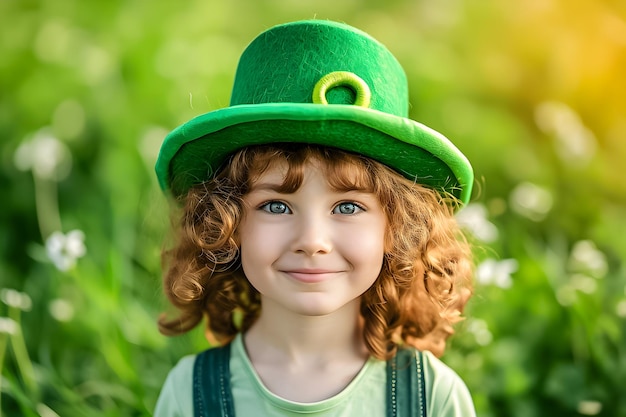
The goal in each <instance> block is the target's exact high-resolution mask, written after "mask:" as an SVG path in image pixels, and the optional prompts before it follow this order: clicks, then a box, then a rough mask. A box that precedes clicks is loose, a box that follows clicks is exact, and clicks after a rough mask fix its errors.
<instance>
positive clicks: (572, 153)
mask: <svg viewBox="0 0 626 417" xmlns="http://www.w3.org/2000/svg"><path fill="white" fill-rule="evenodd" d="M535 122H536V123H537V126H538V127H539V128H540V129H541V130H542V131H543V132H545V133H547V134H549V135H552V136H553V137H554V138H555V146H556V151H557V152H558V154H559V156H560V157H561V159H562V160H563V161H565V162H568V163H570V164H572V165H576V166H581V165H585V164H587V163H589V161H590V160H591V159H592V158H593V156H594V154H595V152H596V148H597V147H598V145H597V139H596V137H595V135H594V134H593V132H592V131H591V130H590V129H589V128H588V127H587V126H585V124H584V123H583V121H582V120H581V118H580V116H579V115H578V113H576V112H575V111H574V109H572V108H571V107H569V106H568V105H567V104H565V103H560V102H545V103H542V104H540V105H539V106H537V109H536V110H535Z"/></svg>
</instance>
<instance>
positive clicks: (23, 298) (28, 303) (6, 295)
mask: <svg viewBox="0 0 626 417" xmlns="http://www.w3.org/2000/svg"><path fill="white" fill-rule="evenodd" d="M0 299H1V300H2V302H3V303H4V304H6V305H8V306H9V307H14V308H19V309H20V310H22V311H29V310H30V309H31V307H32V306H33V302H32V300H31V299H30V296H29V295H28V294H26V293H23V292H19V291H17V290H13V289H11V288H3V289H2V291H0Z"/></svg>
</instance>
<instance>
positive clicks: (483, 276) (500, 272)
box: [476, 258, 518, 288]
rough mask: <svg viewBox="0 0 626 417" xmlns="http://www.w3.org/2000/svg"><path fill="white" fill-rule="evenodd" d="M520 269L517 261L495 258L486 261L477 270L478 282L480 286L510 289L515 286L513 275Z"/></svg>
mask: <svg viewBox="0 0 626 417" xmlns="http://www.w3.org/2000/svg"><path fill="white" fill-rule="evenodd" d="M517 268H518V263H517V260H515V259H503V260H501V261H498V260H496V259H493V258H488V259H485V260H484V261H483V262H481V263H480V265H478V267H477V268H476V280H477V281H478V282H479V283H480V284H484V285H495V286H498V287H500V288H510V287H511V285H513V279H512V278H511V274H512V273H514V272H516V271H517Z"/></svg>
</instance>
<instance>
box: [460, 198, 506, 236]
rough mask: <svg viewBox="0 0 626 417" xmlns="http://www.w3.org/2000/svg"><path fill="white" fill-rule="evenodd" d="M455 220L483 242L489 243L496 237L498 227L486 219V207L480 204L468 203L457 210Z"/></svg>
mask: <svg viewBox="0 0 626 417" xmlns="http://www.w3.org/2000/svg"><path fill="white" fill-rule="evenodd" d="M456 220H457V222H458V223H459V225H460V226H461V227H463V228H465V229H467V230H469V231H470V232H471V233H472V234H473V235H474V236H476V237H477V238H478V239H480V240H482V241H483V242H486V243H490V242H493V241H495V240H496V239H497V238H498V228H497V227H496V226H495V225H494V224H493V223H491V222H490V221H489V220H487V208H486V207H485V206H484V205H482V204H479V203H472V204H468V205H467V206H466V207H464V208H463V210H461V211H459V213H458V214H457V215H456Z"/></svg>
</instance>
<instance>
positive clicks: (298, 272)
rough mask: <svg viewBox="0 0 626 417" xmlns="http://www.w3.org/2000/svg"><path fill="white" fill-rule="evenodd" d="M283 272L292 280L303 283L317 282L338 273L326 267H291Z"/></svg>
mask: <svg viewBox="0 0 626 417" xmlns="http://www.w3.org/2000/svg"><path fill="white" fill-rule="evenodd" d="M283 272H284V273H285V274H287V275H288V276H289V277H290V278H292V279H293V280H295V281H298V282H302V283H305V284H315V283H318V282H323V281H326V280H328V279H330V278H332V277H333V276H335V275H336V274H337V273H338V271H331V270H328V269H292V270H288V271H283Z"/></svg>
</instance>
